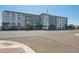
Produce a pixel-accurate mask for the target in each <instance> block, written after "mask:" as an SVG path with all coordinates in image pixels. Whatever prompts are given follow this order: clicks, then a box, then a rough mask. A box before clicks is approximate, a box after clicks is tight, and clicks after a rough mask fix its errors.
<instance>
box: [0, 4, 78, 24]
mask: <svg viewBox="0 0 79 59" xmlns="http://www.w3.org/2000/svg"><path fill="white" fill-rule="evenodd" d="M47 9H48V13H49V14H52V15H58V16H66V17H68V24H74V25H79V6H78V5H0V25H1V21H2V11H3V10H12V11H18V12H24V13H34V14H41V13H46V10H47Z"/></svg>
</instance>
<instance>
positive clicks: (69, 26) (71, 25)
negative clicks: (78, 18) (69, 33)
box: [67, 24, 75, 30]
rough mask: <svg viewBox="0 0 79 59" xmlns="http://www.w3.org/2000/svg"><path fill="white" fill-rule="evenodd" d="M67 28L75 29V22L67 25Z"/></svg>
mask: <svg viewBox="0 0 79 59" xmlns="http://www.w3.org/2000/svg"><path fill="white" fill-rule="evenodd" d="M67 29H68V30H74V29H75V26H74V25H73V24H69V25H68V26H67Z"/></svg>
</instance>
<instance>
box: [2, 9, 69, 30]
mask: <svg viewBox="0 0 79 59" xmlns="http://www.w3.org/2000/svg"><path fill="white" fill-rule="evenodd" d="M67 19H68V18H67V17H62V16H55V15H50V14H48V13H42V14H40V15H36V14H29V13H22V12H16V11H8V10H5V11H3V13H2V28H3V29H25V28H28V27H29V26H30V27H32V29H47V30H48V29H51V30H58V29H60V30H63V29H66V26H67Z"/></svg>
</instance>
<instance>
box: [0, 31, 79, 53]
mask: <svg viewBox="0 0 79 59" xmlns="http://www.w3.org/2000/svg"><path fill="white" fill-rule="evenodd" d="M75 34H76V35H75ZM78 34H79V30H68V31H64V30H63V31H43V30H39V31H1V32H0V40H7V41H15V42H20V43H23V44H25V45H27V46H29V47H31V48H32V49H33V50H34V51H35V52H37V53H79V35H78Z"/></svg>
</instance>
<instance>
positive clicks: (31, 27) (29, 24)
mask: <svg viewBox="0 0 79 59" xmlns="http://www.w3.org/2000/svg"><path fill="white" fill-rule="evenodd" d="M25 28H26V29H27V30H32V29H33V25H32V23H31V22H27V23H26V25H25Z"/></svg>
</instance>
